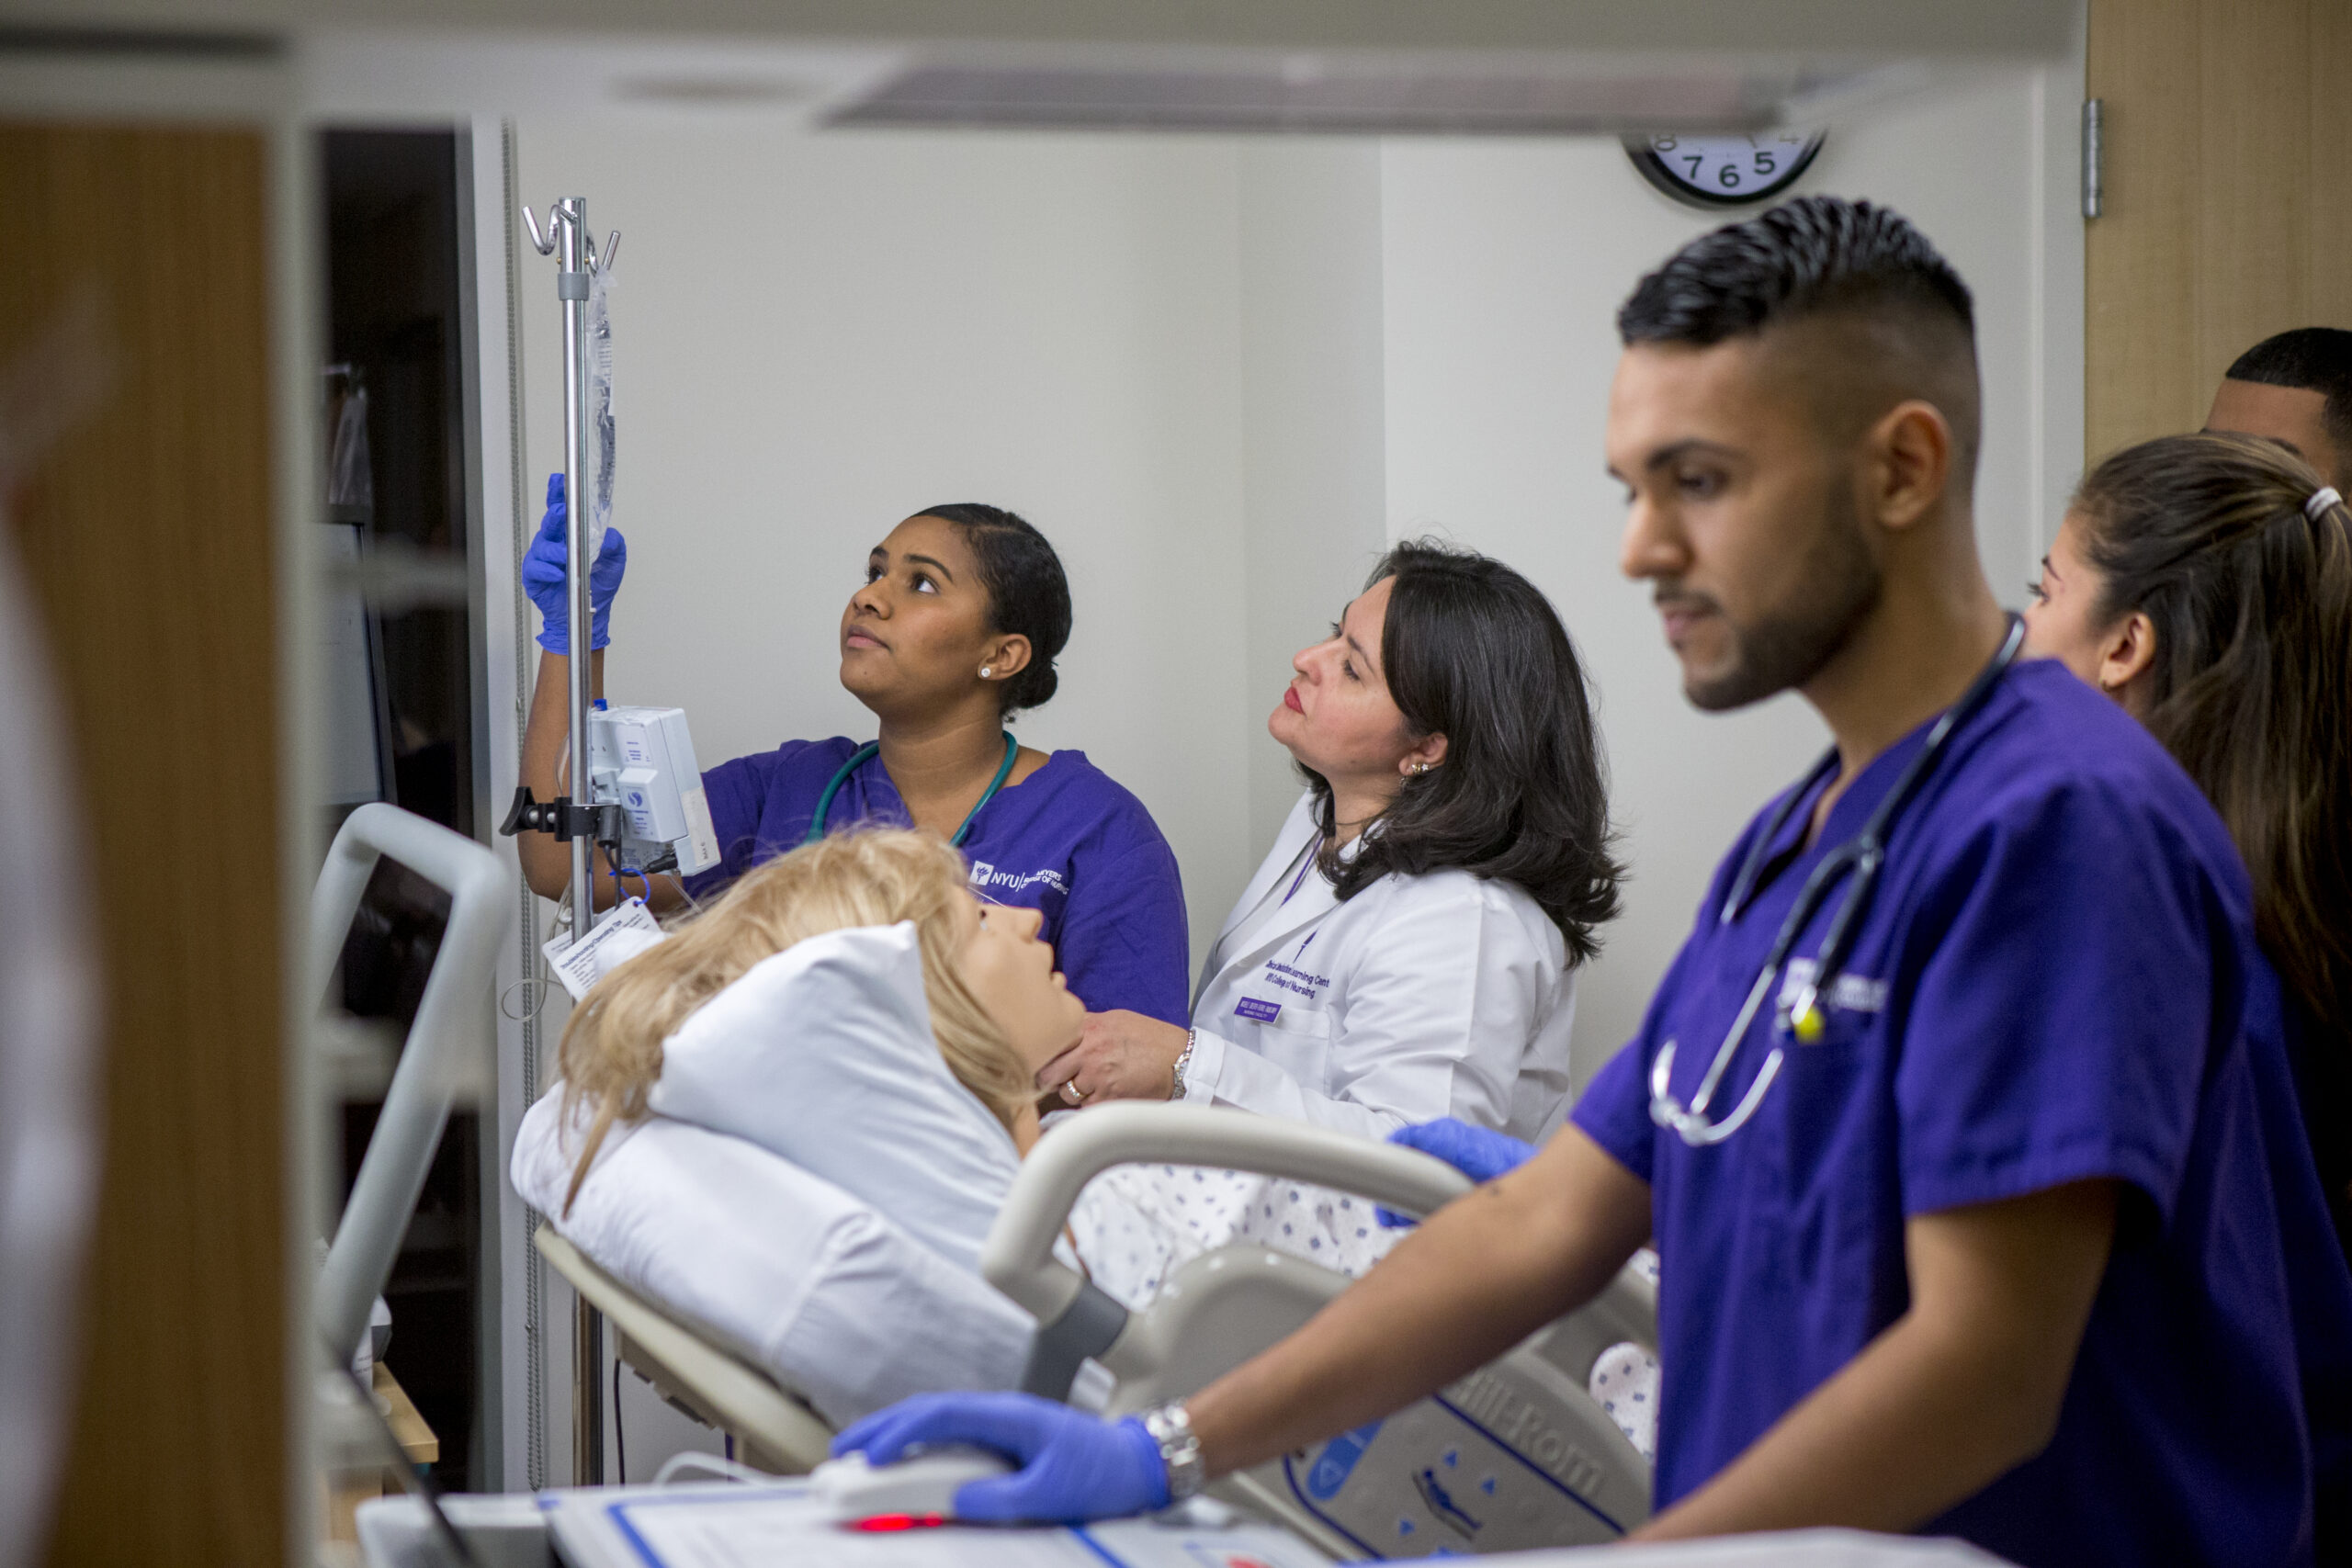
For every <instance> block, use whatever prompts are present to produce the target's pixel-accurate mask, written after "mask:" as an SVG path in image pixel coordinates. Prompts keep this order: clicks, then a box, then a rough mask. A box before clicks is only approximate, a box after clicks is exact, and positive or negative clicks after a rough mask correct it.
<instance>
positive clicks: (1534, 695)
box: [1306, 539, 1623, 963]
mask: <svg viewBox="0 0 2352 1568" xmlns="http://www.w3.org/2000/svg"><path fill="white" fill-rule="evenodd" d="M1383 578H1388V579H1392V580H1393V586H1392V587H1391V588H1390V589H1389V599H1388V617H1387V619H1386V621H1385V622H1384V623H1383V624H1382V626H1381V630H1380V662H1381V666H1382V668H1383V669H1384V670H1385V671H1386V674H1387V681H1388V694H1389V696H1390V697H1391V698H1392V699H1394V700H1395V702H1396V704H1397V710H1398V711H1399V712H1400V713H1402V714H1403V715H1404V716H1405V722H1406V723H1407V724H1408V725H1410V726H1411V727H1412V728H1413V730H1414V732H1415V733H1416V734H1419V735H1433V734H1438V733H1442V734H1443V735H1444V736H1445V739H1446V749H1445V761H1444V762H1443V763H1442V765H1440V766H1438V767H1436V768H1432V769H1430V771H1429V772H1428V773H1417V774H1412V775H1409V776H1408V777H1407V778H1406V779H1405V780H1404V783H1403V787H1402V788H1401V789H1400V790H1399V791H1398V792H1397V798H1396V799H1395V800H1394V801H1393V802H1391V803H1390V805H1389V807H1388V808H1387V809H1386V810H1385V811H1383V812H1382V813H1381V814H1380V817H1379V819H1378V828H1377V830H1376V831H1375V830H1372V829H1367V830H1366V831H1365V832H1364V834H1363V837H1362V838H1360V839H1359V840H1357V843H1358V846H1359V847H1358V849H1357V851H1356V853H1355V854H1354V855H1353V856H1352V857H1351V858H1349V859H1346V860H1341V859H1340V858H1339V856H1338V855H1337V854H1336V853H1335V852H1330V851H1329V850H1327V852H1326V853H1325V855H1324V857H1323V861H1322V864H1323V869H1324V872H1325V874H1327V875H1329V877H1330V878H1331V880H1332V883H1333V886H1335V887H1336V889H1337V890H1338V892H1339V896H1340V898H1341V899H1343V900H1344V899H1347V898H1351V897H1354V896H1355V895H1356V894H1358V893H1360V892H1362V891H1363V889H1364V888H1366V887H1369V886H1372V885H1373V884H1374V883H1375V882H1377V881H1379V880H1380V879H1381V878H1382V877H1384V876H1385V875H1387V874H1389V873H1391V872H1398V873H1403V874H1407V875H1417V874H1422V873H1426V872H1432V871H1443V870H1447V869H1449V868H1455V867H1458V868H1460V869H1461V870H1464V871H1467V872H1469V873H1470V874H1473V875H1475V876H1480V877H1485V878H1488V879H1490V880H1493V881H1498V882H1510V883H1513V884H1515V885H1517V886H1520V887H1521V888H1523V889H1525V890H1526V892H1527V895H1528V896H1529V897H1532V898H1533V899H1534V900H1535V902H1536V905H1537V906H1538V907H1539V908H1542V909H1543V911H1544V914H1545V915H1546V916H1548V917H1549V918H1550V919H1551V920H1552V923H1553V924H1554V925H1555V926H1557V927H1559V929H1560V934H1561V936H1562V937H1564V938H1566V942H1567V950H1568V955H1569V958H1570V960H1571V961H1572V962H1576V963H1582V962H1583V961H1585V960H1586V959H1588V958H1590V957H1591V956H1592V955H1593V954H1594V953H1597V952H1599V951H1600V941H1599V939H1598V938H1597V937H1596V935H1595V934H1594V933H1595V931H1596V929H1597V928H1598V927H1599V926H1600V924H1601V923H1602V922H1604V921H1606V920H1609V919H1612V918H1614V917H1615V915H1616V913H1617V884H1618V882H1619V880H1620V879H1621V878H1622V877H1623V869H1622V868H1621V867H1620V866H1619V865H1618V863H1617V862H1616V861H1615V860H1614V859H1613V858H1611V854H1610V848H1611V843H1612V841H1613V835H1612V834H1611V831H1610V827H1609V790H1608V784H1607V780H1606V777H1605V773H1604V769H1603V766H1602V763H1601V760H1600V739H1599V736H1598V734H1597V732H1596V729H1595V727H1594V724H1593V721H1592V706H1591V703H1590V701H1589V695H1588V694H1587V691H1586V687H1585V676H1584V670H1583V667H1582V666H1581V665H1580V664H1579V663H1578V662H1577V652H1576V647H1575V645H1574V644H1573V643H1571V642H1570V641H1569V640H1568V633H1567V628H1566V626H1562V625H1561V624H1560V617H1559V614H1558V613H1557V612H1556V611H1555V610H1554V609H1553V608H1552V603H1551V601H1550V600H1548V599H1546V598H1544V594H1543V592H1541V591H1540V590H1539V589H1537V588H1536V586H1535V585H1534V584H1533V583H1532V582H1530V581H1527V579H1525V578H1524V577H1521V575H1520V574H1519V573H1518V572H1516V571H1513V570H1511V569H1510V568H1509V567H1507V566H1505V565H1504V564H1503V563H1502V562H1500V561H1498V560H1494V559H1491V558H1487V557H1486V556H1482V555H1479V554H1476V552H1475V551H1470V550H1462V549H1454V548H1452V547H1448V546H1446V545H1442V544H1440V543H1438V542H1436V541H1435V540H1430V539H1419V540H1408V541H1407V542H1405V543H1403V544H1400V545H1398V546H1397V547H1395V548H1394V549H1391V550H1390V551H1389V552H1388V553H1387V554H1386V555H1385V556H1383V557H1382V558H1381V559H1380V564H1379V565H1378V566H1375V567H1374V568H1373V571H1372V575H1371V577H1370V578H1368V579H1366V581H1365V583H1364V586H1365V587H1366V588H1370V587H1372V586H1374V584H1376V583H1378V582H1379V581H1381V580H1382V579H1383ZM1306 777H1307V783H1308V784H1309V786H1310V787H1311V788H1312V789H1313V790H1314V792H1315V797H1316V812H1317V821H1318V822H1319V823H1320V825H1321V827H1322V829H1323V833H1324V837H1325V840H1326V841H1327V843H1328V842H1329V840H1330V839H1331V837H1332V835H1333V830H1334V829H1335V827H1336V824H1335V823H1334V821H1333V814H1334V807H1333V803H1332V798H1331V787H1330V785H1329V783H1328V782H1326V781H1325V780H1324V779H1323V778H1322V777H1321V776H1320V775H1319V774H1317V773H1312V772H1309V773H1307V775H1306Z"/></svg>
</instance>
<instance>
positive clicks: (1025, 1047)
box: [956, 894, 1086, 1073]
mask: <svg viewBox="0 0 2352 1568" xmlns="http://www.w3.org/2000/svg"><path fill="white" fill-rule="evenodd" d="M1045 919H1046V917H1045V916H1044V915H1043V914H1042V913H1040V912H1039V911H1037V910H1035V909H1023V908H1016V907H1014V906H1012V905H1008V904H983V903H981V902H980V901H979V900H978V898H975V897H971V896H970V895H968V894H967V895H965V897H964V898H963V900H962V902H961V903H960V904H959V905H958V906H957V911H956V925H957V926H958V927H959V928H960V931H961V933H962V934H961V937H960V939H959V942H958V948H957V953H958V961H957V964H956V967H957V969H958V970H959V972H960V973H961V974H962V976H963V978H964V984H965V985H966V986H967V987H969V988H970V990H971V993H972V998H973V1000H975V1001H977V1002H978V1003H979V1004H980V1008H981V1010H982V1011H984V1012H986V1013H987V1014H988V1015H989V1020H990V1021H993V1022H994V1023H995V1024H996V1026H997V1028H999V1029H1000V1030H1001V1031H1003V1032H1004V1037H1005V1038H1006V1039H1007V1040H1009V1041H1011V1042H1012V1048H1013V1050H1014V1051H1016V1052H1017V1053H1019V1055H1020V1056H1021V1060H1022V1061H1023V1063H1024V1064H1025V1065H1026V1066H1028V1068H1029V1070H1030V1071H1031V1072H1032V1073H1035V1071H1036V1070H1037V1069H1038V1068H1040V1067H1042V1066H1045V1065H1046V1063H1047V1062H1050V1061H1052V1060H1053V1059H1054V1058H1055V1057H1056V1056H1058V1055H1061V1054H1062V1053H1063V1052H1064V1051H1067V1050H1069V1048H1070V1047H1071V1046H1072V1045H1074V1044H1076V1043H1078V1035H1079V1031H1080V1029H1082V1028H1084V1027H1085V1024H1086V1004H1085V1003H1084V1002H1082V1001H1080V1000H1079V999H1078V998H1076V997H1074V996H1072V995H1070V994H1069V987H1068V985H1067V984H1066V983H1065V982H1064V981H1063V979H1062V976H1061V974H1060V972H1059V971H1057V970H1056V969H1055V967H1054V950H1053V949H1052V948H1051V947H1049V946H1047V945H1046V943H1045V942H1040V941H1038V940H1037V931H1038V928H1039V927H1041V926H1042V925H1044V924H1045Z"/></svg>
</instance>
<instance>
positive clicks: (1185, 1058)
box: [1168, 1029, 1201, 1100]
mask: <svg viewBox="0 0 2352 1568" xmlns="http://www.w3.org/2000/svg"><path fill="white" fill-rule="evenodd" d="M1199 1043H1201V1032H1200V1031H1199V1030H1197V1029H1188V1030H1186V1031H1184V1048H1183V1049H1182V1051H1179V1052H1177V1053H1176V1066H1175V1068H1174V1069H1173V1070H1172V1071H1171V1072H1170V1074H1169V1078H1168V1098H1169V1099H1170V1100H1182V1099H1183V1098H1184V1069H1185V1068H1186V1067H1189V1066H1192V1065H1193V1046H1195V1045H1197V1044H1199Z"/></svg>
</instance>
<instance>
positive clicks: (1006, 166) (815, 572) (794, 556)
mask: <svg viewBox="0 0 2352 1568" xmlns="http://www.w3.org/2000/svg"><path fill="white" fill-rule="evenodd" d="M520 145H521V166H522V174H523V180H522V184H523V189H524V191H525V192H526V196H527V197H530V198H531V199H533V200H534V202H535V203H537V202H546V201H549V200H552V199H554V198H555V197H560V196H564V195H572V194H579V195H585V196H586V197H588V198H589V200H588V211H589V216H590V218H591V219H592V220H594V227H595V228H596V229H597V230H598V231H599V232H602V231H604V230H605V229H609V228H613V227H618V228H619V229H620V230H621V231H623V235H624V238H623V241H622V244H621V249H620V253H619V256H620V260H619V265H618V266H617V268H616V284H617V287H616V295H615V304H614V319H615V355H616V357H615V373H614V374H615V382H616V417H617V419H618V421H619V423H620V469H619V478H618V494H617V496H616V502H615V511H614V516H615V522H616V525H618V526H619V527H621V529H622V530H623V531H624V532H625V533H626V534H627V535H628V540H629V549H630V558H629V569H628V581H627V584H626V586H625V587H624V588H623V590H622V592H621V596H620V601H619V607H618V609H617V611H616V615H615V618H614V641H613V649H612V652H611V653H610V654H609V655H608V656H607V666H606V670H607V686H608V689H609V691H610V693H611V694H612V695H613V697H614V699H615V700H616V701H644V702H662V703H677V704H680V705H684V707H686V709H687V710H688V712H689V714H690V716H691V718H692V723H693V727H694V733H695V748H696V750H698V751H699V753H700V754H701V759H702V761H704V763H705V765H708V764H710V763H714V762H717V761H722V760H724V759H726V758H729V757H733V756H738V755H741V754H742V753H744V752H748V751H753V750H766V749H768V748H771V747H773V746H775V744H777V743H778V742H779V741H781V740H783V739H787V738H790V737H795V736H809V735H815V736H823V735H834V734H848V735H853V736H856V737H859V738H861V739H863V738H865V737H866V736H868V735H870V734H871V733H872V728H873V719H872V717H871V716H869V715H868V714H866V713H865V710H864V709H863V708H861V707H860V706H859V705H857V704H856V702H855V701H854V699H852V698H851V697H850V696H848V695H847V694H845V693H843V692H842V690H841V688H840V686H839V684H838V683H837V682H836V679H835V670H836V668H837V665H838V660H839V654H838V650H837V646H836V642H835V637H836V632H837V627H838V624H839V618H840V615H841V610H842V604H843V603H844V602H845V601H846V599H847V598H848V596H849V594H850V592H852V591H853V590H854V588H855V586H856V585H857V583H858V582H859V581H861V577H862V573H863V571H864V568H865V554H866V551H867V550H868V549H869V548H870V547H872V546H873V545H874V544H875V543H876V542H877V541H878V540H879V539H880V538H881V537H882V536H883V535H884V534H886V533H887V532H888V530H889V528H890V527H891V525H894V524H895V523H897V522H898V521H899V519H900V518H901V517H904V516H906V515H907V514H909V513H912V512H915V511H917V510H919V509H920V508H922V507H923V506H927V505H934V504H938V503H941V502H956V501H986V502H993V503H995V504H998V505H1001V506H1008V507H1011V508H1012V509H1013V510H1015V511H1018V512H1020V513H1022V514H1023V515H1024V516H1026V517H1027V518H1028V519H1029V520H1030V521H1031V522H1033V523H1035V525H1037V526H1038V527H1039V528H1040V529H1042V530H1043V531H1044V532H1045V534H1046V536H1047V537H1048V538H1050V539H1051V540H1052V541H1053V542H1054V544H1055V547H1056V548H1057V550H1058V551H1059V552H1060V554H1061V556H1062V558H1063V561H1064V563H1065V565H1066V567H1067V569H1068V570H1069V577H1070V583H1071V590H1072V593H1073V595H1074V598H1075V600H1076V605H1077V626H1076V629H1075V631H1074V633H1073V635H1072V637H1071V639H1070V644H1069V649H1068V650H1067V651H1066V652H1065V653H1064V654H1063V656H1062V659H1061V663H1060V671H1061V690H1060V694H1058V695H1057V697H1056V698H1055V699H1054V701H1053V703H1052V704H1051V705H1048V706H1046V707H1045V708H1042V709H1040V710H1037V711H1036V712H1035V713H1032V714H1028V715H1024V716H1022V717H1021V719H1020V720H1019V722H1018V724H1017V727H1016V728H1018V729H1019V731H1020V732H1021V734H1022V735H1023V738H1024V739H1027V740H1029V741H1030V742H1031V743H1033V744H1035V745H1038V746H1042V747H1047V748H1052V747H1075V748H1079V749H1080V750H1084V751H1086V752H1087V754H1088V755H1089V756H1090V757H1091V758H1092V759H1093V761H1095V762H1096V763H1098V764H1099V765H1101V766H1102V767H1103V768H1104V769H1105V770H1106V771H1108V772H1109V773H1111V774H1112V775H1113V776H1114V777H1115V778H1117V779H1118V780H1119V781H1120V782H1121V783H1123V784H1125V785H1127V787H1129V788H1130V789H1132V790H1134V791H1135V792H1136V794H1137V795H1140V796H1141V797H1142V798H1143V800H1144V802H1145V804H1146V805H1147V806H1148V807H1150V809H1151V811H1152V814H1153V815H1154V816H1155V817H1156V818H1158V819H1159V823H1160V826H1161V828H1162V829H1164V830H1165V831H1166V832H1167V834H1168V836H1169V838H1170V840H1171V842H1172V843H1173V844H1174V845H1175V847H1176V849H1177V852H1178V854H1179V856H1180V859H1181V862H1182V868H1183V873H1184V880H1185V885H1186V892H1187V895H1188V897H1189V900H1190V903H1191V907H1192V908H1191V913H1192V917H1193V925H1194V927H1195V929H1196V930H1199V929H1202V928H1203V927H1205V929H1206V930H1207V931H1209V932H1210V933H1211V934H1214V932H1215V930H1216V921H1217V920H1218V919H1219V918H1220V917H1221V916H1222V915H1223V913H1224V911H1225V907H1226V904H1227V902H1229V900H1230V899H1231V898H1232V897H1233V896H1234V895H1235V893H1236V892H1238V889H1239V887H1240V886H1241V883H1242V882H1243V881H1244V880H1245V879H1246V877H1247V875H1248V874H1249V871H1250V867H1251V866H1252V865H1254V864H1255V859H1254V852H1253V851H1252V848H1251V840H1252V833H1251V825H1250V819H1249V801H1248V795H1247V792H1246V791H1245V790H1244V789H1242V788H1241V787H1240V786H1239V784H1238V781H1237V779H1236V777H1235V759H1236V757H1237V756H1238V754H1240V753H1241V751H1242V750H1244V749H1245V747H1246V746H1248V745H1249V744H1250V741H1251V738H1252V737H1254V736H1256V735H1257V733H1258V727H1257V723H1256V720H1255V719H1253V718H1252V717H1251V716H1250V715H1251V714H1252V713H1253V712H1254V711H1255V710H1256V707H1257V698H1256V696H1255V695H1254V694H1249V688H1250V686H1251V683H1250V682H1246V681H1245V679H1244V671H1243V661H1244V654H1243V649H1244V647H1245V645H1246V641H1247V638H1246V633H1245V624H1246V617H1245V600H1246V593H1247V584H1246V574H1245V572H1244V569H1243V548H1242V523H1243V515H1242V440H1241V429H1242V424H1241V417H1242V416H1241V405H1242V389H1241V385H1240V366H1239V354H1238V342H1239V338H1238V332H1239V326H1238V315H1237V310H1238V284H1237V266H1238V249H1237V242H1236V221H1237V192H1236V177H1237V170H1236V158H1235V152H1234V150H1233V148H1232V146H1231V144H1229V143H1226V142H1220V141H1164V140H1151V139H1143V138H1129V137H1116V138H1098V137H1078V136H1068V137H1027V136H1007V135H995V136H956V135H952V134H951V135H931V134H904V133H891V132H882V133H864V134H856V133H835V134H830V135H826V136H823V137H808V136H797V135H767V136H763V137H760V138H757V139H748V138H739V137H734V136H730V135H729V133H728V131H727V130H726V128H725V127H724V126H723V125H721V126H719V127H717V128H694V127H686V128H675V127H669V128H665V127H660V126H655V125H648V124H645V123H642V122H629V123H625V124H624V123H618V122H615V121H612V120H609V119H605V120H582V121H573V122H556V121H545V120H537V119H534V120H526V121H525V122H523V124H522V125H521V127H520ZM553 295H554V283H553V277H552V268H551V264H549V263H547V262H543V261H540V260H539V259H538V258H537V257H535V256H526V258H525V272H524V300H525V310H524V320H525V324H526V354H527V364H528V367H529V369H528V372H527V386H528V393H529V414H528V419H527V424H528V446H529V452H530V456H531V460H532V461H533V463H534V464H535V465H536V466H537V467H538V468H548V467H554V466H560V460H561V451H562V446H561V424H560V419H561V410H560V402H559V398H560V382H559V381H558V378H557V377H556V376H555V375H554V374H553V373H552V367H554V366H555V365H557V364H558V363H559V362H560V320H559V318H558V315H557V311H556V307H555V303H554V299H553ZM1256 684H1262V682H1256ZM1267 705H1268V706H1271V705H1272V696H1271V695H1269V696H1268V698H1267Z"/></svg>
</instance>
